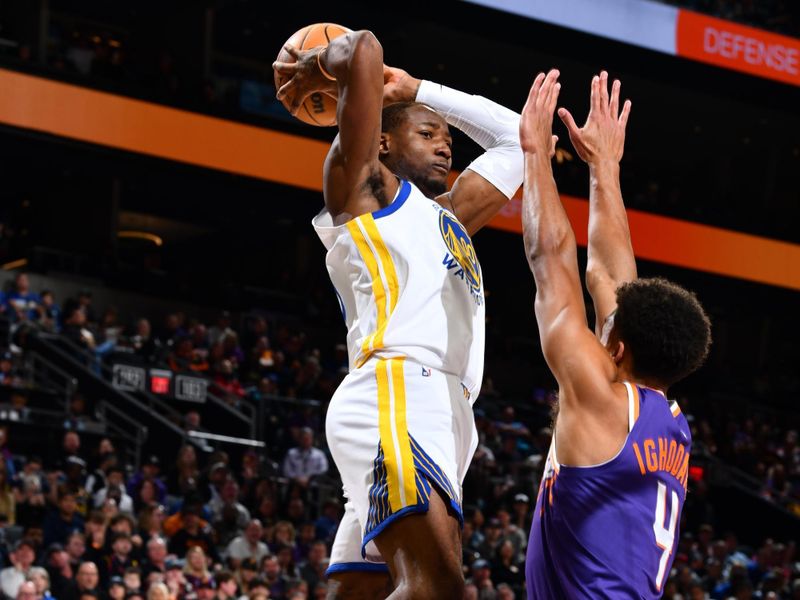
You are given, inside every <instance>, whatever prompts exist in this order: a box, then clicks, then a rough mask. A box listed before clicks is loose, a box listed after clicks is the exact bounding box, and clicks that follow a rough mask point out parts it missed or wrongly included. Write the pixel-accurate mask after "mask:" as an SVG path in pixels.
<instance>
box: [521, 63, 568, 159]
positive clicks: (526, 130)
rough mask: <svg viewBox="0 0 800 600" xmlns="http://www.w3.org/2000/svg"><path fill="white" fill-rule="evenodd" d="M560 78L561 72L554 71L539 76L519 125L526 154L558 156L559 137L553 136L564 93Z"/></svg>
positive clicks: (534, 82)
mask: <svg viewBox="0 0 800 600" xmlns="http://www.w3.org/2000/svg"><path fill="white" fill-rule="evenodd" d="M559 75H560V73H559V71H558V69H551V70H550V72H549V73H548V74H547V75H545V74H544V73H539V75H537V76H536V79H535V80H534V81H533V85H532V86H531V90H530V92H529V94H528V100H527V102H525V106H524V108H523V109H522V118H521V119H520V122H519V139H520V145H521V146H522V150H523V152H526V153H528V154H538V153H542V154H545V153H546V154H547V155H548V156H550V157H552V156H553V155H554V154H555V151H556V142H557V141H558V136H555V135H553V112H554V111H555V108H556V104H557V103H558V94H559V92H560V90H561V84H560V83H558V76H559Z"/></svg>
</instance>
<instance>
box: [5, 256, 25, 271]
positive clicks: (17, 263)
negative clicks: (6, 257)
mask: <svg viewBox="0 0 800 600" xmlns="http://www.w3.org/2000/svg"><path fill="white" fill-rule="evenodd" d="M27 264H28V259H27V258H20V259H18V260H12V261H11V262H7V263H6V264H4V265H3V270H5V271H13V270H14V269H19V268H20V267H24V266H25V265H27Z"/></svg>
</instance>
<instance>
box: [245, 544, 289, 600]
mask: <svg viewBox="0 0 800 600" xmlns="http://www.w3.org/2000/svg"><path fill="white" fill-rule="evenodd" d="M261 577H263V578H264V579H263V581H264V583H265V584H266V587H267V589H268V590H269V594H270V597H276V598H280V597H282V596H283V595H284V593H285V592H286V583H287V582H286V578H285V577H284V576H283V573H282V572H281V565H280V563H279V562H278V558H277V557H276V556H274V555H272V554H270V555H269V556H265V557H264V558H263V559H262V561H261ZM253 587H254V585H253V584H252V583H251V585H250V590H251V592H252V590H253Z"/></svg>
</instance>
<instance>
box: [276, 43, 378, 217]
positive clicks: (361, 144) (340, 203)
mask: <svg viewBox="0 0 800 600" xmlns="http://www.w3.org/2000/svg"><path fill="white" fill-rule="evenodd" d="M286 50H287V51H288V52H289V54H291V55H292V57H294V58H295V60H296V62H294V63H279V62H276V63H274V64H273V67H274V68H275V69H276V70H277V71H279V72H280V73H282V74H284V75H287V76H289V81H287V82H286V83H285V84H284V85H283V86H282V87H281V89H280V90H278V99H280V100H282V101H285V102H286V103H288V105H289V106H290V107H291V112H292V114H294V113H295V112H297V110H299V109H300V106H301V105H302V104H303V101H304V100H305V99H306V98H308V97H309V96H310V95H311V94H312V93H314V92H326V93H330V94H332V95H335V96H337V98H338V102H337V112H336V118H337V123H338V125H339V135H338V136H337V138H336V140H335V141H334V143H333V145H332V146H331V150H330V152H329V153H328V158H327V159H326V161H325V172H324V189H325V204H326V206H327V207H328V210H329V211H330V212H331V214H332V215H333V216H334V217H336V216H337V215H339V214H341V213H349V214H362V213H363V212H367V211H368V210H369V209H366V210H365V209H363V207H362V206H361V205H362V204H363V203H364V202H365V201H366V202H374V194H373V193H372V190H369V189H366V188H368V187H369V186H365V185H364V183H365V182H367V181H373V180H377V178H378V177H379V174H380V173H381V169H382V167H381V165H380V161H379V160H378V146H379V144H380V136H381V107H382V103H383V48H382V47H381V45H380V43H379V42H378V40H377V39H376V38H375V36H374V35H373V34H372V33H371V32H369V31H353V32H350V33H348V34H346V35H343V36H340V37H337V38H336V39H334V40H332V41H331V43H330V44H329V45H328V46H326V47H324V48H311V49H309V50H297V49H296V48H293V47H291V46H287V47H286ZM345 158H346V160H345ZM365 189H366V192H362V191H360V190H365ZM362 196H363V197H362Z"/></svg>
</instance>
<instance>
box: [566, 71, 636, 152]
mask: <svg viewBox="0 0 800 600" xmlns="http://www.w3.org/2000/svg"><path fill="white" fill-rule="evenodd" d="M621 86H622V84H621V83H620V81H619V79H615V80H614V84H613V85H612V86H611V96H610V97H609V95H608V73H606V72H605V71H603V72H601V73H600V75H599V76H597V75H595V76H594V77H593V78H592V93H591V102H590V108H589V116H588V117H587V118H586V123H585V124H584V126H583V127H580V128H579V127H578V126H577V125H576V124H575V119H573V118H572V114H570V112H569V111H568V110H567V109H566V108H559V109H558V116H559V117H561V120H562V121H563V122H564V125H566V126H567V130H568V131H569V139H570V140H571V141H572V145H573V146H574V147H575V151H576V152H577V153H578V156H580V157H581V159H582V160H583V161H585V162H587V163H589V164H593V163H596V162H598V161H602V160H613V161H616V162H619V161H620V159H622V152H623V150H624V148H625V126H626V124H627V123H628V115H630V112H631V101H630V100H626V101H625V104H624V105H623V107H622V112H620V110H619V90H620V87H621Z"/></svg>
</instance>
